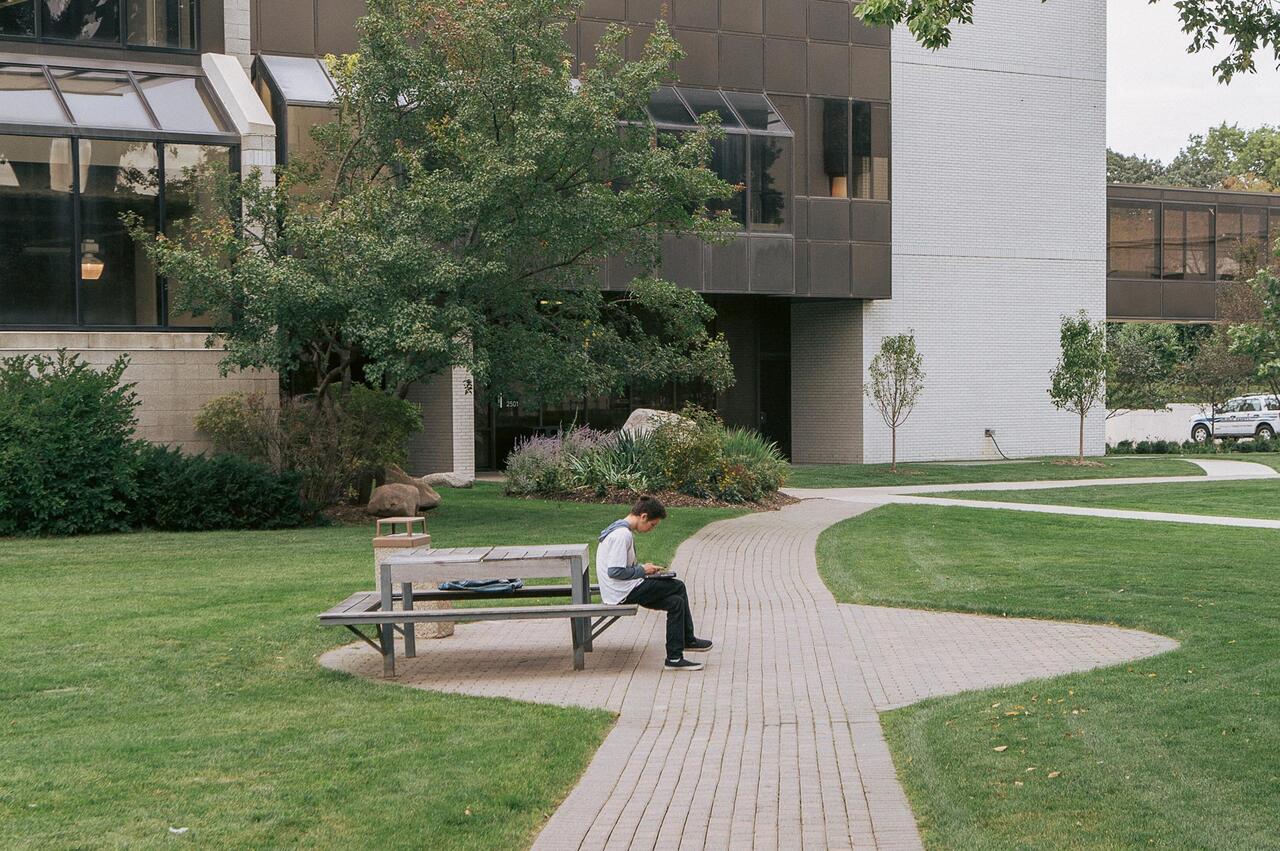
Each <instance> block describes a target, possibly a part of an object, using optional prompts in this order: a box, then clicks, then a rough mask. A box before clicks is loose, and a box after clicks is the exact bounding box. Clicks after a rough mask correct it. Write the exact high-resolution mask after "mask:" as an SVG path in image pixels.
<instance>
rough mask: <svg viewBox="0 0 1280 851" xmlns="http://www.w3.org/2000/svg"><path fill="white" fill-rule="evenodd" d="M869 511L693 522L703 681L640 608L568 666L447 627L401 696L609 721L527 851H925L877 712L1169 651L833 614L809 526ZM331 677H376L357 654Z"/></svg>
mask: <svg viewBox="0 0 1280 851" xmlns="http://www.w3.org/2000/svg"><path fill="white" fill-rule="evenodd" d="M872 507H874V504H873V503H863V504H854V503H847V502H833V501H826V500H812V501H806V502H803V503H800V504H797V505H793V506H790V507H788V508H786V509H784V510H782V511H777V512H765V513H759V514H751V515H747V516H744V517H739V518H734V519H732V520H725V521H721V522H719V523H714V524H712V525H710V526H707V527H705V528H704V529H702V530H701V531H700V532H698V533H697V534H696V535H694V536H693V537H691V538H690V539H689V540H687V541H686V542H685V543H684V544H683V545H682V546H681V548H680V551H679V552H678V554H677V556H676V560H675V563H674V564H673V567H674V568H676V569H677V570H678V571H679V572H680V575H681V577H682V578H683V579H684V580H685V582H686V583H687V584H688V585H689V591H690V597H691V599H692V600H693V605H694V613H695V617H696V618H697V621H696V622H697V623H698V632H699V634H700V635H703V636H707V637H711V638H713V639H714V640H715V642H716V648H715V649H714V650H713V651H712V652H711V653H709V654H704V655H702V656H698V657H696V658H698V659H699V660H700V661H705V662H706V665H707V666H706V669H705V670H703V671H701V672H697V673H667V672H664V671H663V670H662V657H663V650H662V626H663V615H662V614H661V613H659V612H648V611H643V610H642V612H641V614H640V615H639V616H637V617H635V618H628V619H623V620H622V621H620V622H619V623H618V624H617V625H616V626H615V627H613V629H611V630H610V631H609V632H607V633H605V634H604V635H603V636H602V637H601V638H600V639H598V640H597V641H596V650H595V652H594V653H592V654H590V655H589V656H588V661H587V670H586V671H582V672H577V673H575V672H574V671H572V670H571V658H570V653H569V649H568V645H569V640H568V639H569V636H568V626H567V624H565V623H563V622H560V621H529V622H525V623H522V624H521V626H520V628H519V630H512V629H511V628H510V625H509V624H503V623H494V622H487V623H476V624H460V625H459V626H458V628H457V629H458V631H457V637H455V638H454V639H452V640H444V641H432V642H425V643H420V644H419V650H418V657H417V658H416V659H402V660H399V661H398V663H397V665H398V668H399V670H400V672H401V675H400V677H399V679H398V682H400V683H401V684H405V685H410V686H414V687H418V688H427V689H432V690H439V691H452V692H460V693H466V694H473V695H485V696H502V697H510V698H516V699H520V700H529V701H536V702H541V703H552V704H559V705H576V706H588V707H601V708H607V709H611V710H613V711H615V712H618V713H619V714H620V718H619V720H618V723H617V725H616V726H615V727H614V729H613V731H612V732H611V733H610V734H609V736H608V737H607V738H606V740H605V742H604V744H603V745H602V746H601V748H600V750H599V751H598V752H597V753H596V755H595V758H594V759H593V760H592V762H591V764H590V766H589V767H588V768H587V771H586V773H585V774H584V776H583V777H582V779H581V781H580V782H579V783H578V785H577V787H576V788H575V789H574V790H573V791H572V792H571V793H570V795H569V797H568V798H567V799H566V800H565V802H564V803H563V805H562V806H561V807H560V808H559V809H558V810H557V812H556V813H555V814H554V816H553V817H552V818H551V820H550V821H549V823H548V824H547V825H546V827H545V828H544V830H543V831H542V833H541V835H540V836H539V837H538V840H537V842H536V844H535V848H542V849H569V848H574V849H577V848H588V849H597V848H762V849H767V848H823V849H827V848H873V847H875V848H885V849H897V848H919V847H921V843H920V836H919V833H918V832H917V829H916V825H915V820H914V818H913V816H912V813H911V808H910V806H909V805H908V803H907V799H906V796H905V794H904V793H903V790H902V787H901V786H900V785H899V783H898V781H897V777H896V774H895V772H894V767H893V762H892V760H891V758H890V755H889V750H888V747H887V745H886V744H885V741H884V737H883V736H882V734H881V730H880V723H879V717H878V715H877V711H878V710H882V709H886V708H890V707H894V706H901V705H905V704H907V703H910V702H912V701H915V700H919V699H921V698H923V697H927V696H930V695H934V694H945V693H950V692H956V691H962V690H965V689H971V688H979V687H984V686H989V685H998V684H1002V683H1009V682H1016V681H1021V680H1025V679H1031V678H1035V677H1044V676H1051V675H1054V674H1058V673H1065V672H1067V671H1076V670H1083V669H1087V668H1092V667H1096V666H1099V665H1106V664H1114V663H1118V662H1122V661H1126V660H1130V659H1136V658H1141V657H1144V656H1148V655H1152V654H1154V653H1159V652H1163V651H1165V650H1168V649H1171V648H1172V647H1175V646H1176V643H1175V642H1172V641H1169V640H1168V639H1163V638H1160V637H1158V636H1152V635H1148V634H1146V633H1140V632H1135V631H1132V630H1120V629H1112V628H1109V627H1099V626H1086V625H1081V624H1051V623H1045V622H1036V621H1026V620H1002V619H998V618H988V617H976V616H971V615H958V614H942V613H931V612H915V611H910V610H900V609H885V608H878V607H872V606H844V605H839V604H837V603H836V602H835V600H834V598H833V597H832V596H831V594H830V592H829V591H827V589H826V586H825V585H824V584H823V583H822V581H821V579H820V578H819V576H818V572H817V565H816V561H815V555H814V546H815V543H816V541H817V538H818V535H819V534H820V533H821V532H822V530H823V529H825V528H826V527H828V526H830V525H832V524H833V523H837V522H839V521H841V520H844V519H847V518H849V517H853V516H856V515H857V514H860V513H862V512H863V511H866V510H868V509H869V508H872ZM322 662H323V663H324V664H326V665H328V666H330V667H333V668H337V669H341V670H346V671H350V672H353V673H357V674H361V675H364V676H368V677H376V676H377V675H378V673H379V670H380V662H379V660H378V657H377V656H376V654H374V653H373V652H372V651H371V650H369V649H368V648H367V647H365V646H364V645H362V644H357V645H349V646H347V647H343V648H339V649H337V650H334V651H332V652H330V653H328V654H326V655H325V657H324V658H323V659H322Z"/></svg>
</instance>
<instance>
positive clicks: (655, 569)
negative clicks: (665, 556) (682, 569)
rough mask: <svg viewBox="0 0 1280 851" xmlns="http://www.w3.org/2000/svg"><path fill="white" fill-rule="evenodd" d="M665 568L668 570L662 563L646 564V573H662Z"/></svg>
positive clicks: (651, 574)
mask: <svg viewBox="0 0 1280 851" xmlns="http://www.w3.org/2000/svg"><path fill="white" fill-rule="evenodd" d="M664 570H666V568H665V567H663V566H662V565H660V564H646V565H645V566H644V575H645V576H653V575H654V574H655V573H661V572H662V571H664Z"/></svg>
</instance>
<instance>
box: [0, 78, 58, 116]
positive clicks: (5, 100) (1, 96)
mask: <svg viewBox="0 0 1280 851" xmlns="http://www.w3.org/2000/svg"><path fill="white" fill-rule="evenodd" d="M0 116H4V119H5V120H6V121H17V122H23V123H30V124H66V123H67V117H66V115H65V114H64V113H63V111H62V107H61V106H59V105H58V99H57V97H55V96H54V94H53V91H52V90H51V89H50V88H49V83H48V81H47V80H46V79H45V77H44V69H42V68H36V67H32V66H29V65H0Z"/></svg>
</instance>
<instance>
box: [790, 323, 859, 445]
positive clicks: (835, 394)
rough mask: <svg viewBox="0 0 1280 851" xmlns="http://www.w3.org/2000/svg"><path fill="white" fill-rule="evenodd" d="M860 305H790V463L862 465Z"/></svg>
mask: <svg viewBox="0 0 1280 851" xmlns="http://www.w3.org/2000/svg"><path fill="white" fill-rule="evenodd" d="M862 310H863V308H862V302H860V301H837V302H796V303H794V304H792V305H791V460H792V461H794V462H795V463H797V464H830V463H846V464H856V463H859V462H861V461H862V452H863V449H862V444H863V408H862V387H863V379H862V376H863V373H864V366H863V359H862V337H863V329H862V326H863V320H862Z"/></svg>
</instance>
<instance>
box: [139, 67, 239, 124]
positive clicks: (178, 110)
mask: <svg viewBox="0 0 1280 851" xmlns="http://www.w3.org/2000/svg"><path fill="white" fill-rule="evenodd" d="M137 80H138V88H140V89H142V95H143V97H145V98H146V99H147V103H148V104H149V105H150V106H151V111H152V112H154V113H155V116H156V120H158V121H159V122H160V126H161V127H163V128H164V129H165V130H175V131H181V132H188V133H222V132H225V131H226V128H225V127H223V126H222V121H221V120H220V119H219V118H218V117H217V116H218V113H217V107H215V106H214V104H213V99H212V98H211V97H210V96H209V93H208V92H207V91H206V90H205V87H204V85H203V84H202V83H201V82H200V81H199V80H198V79H196V78H195V77H162V76H158V75H154V74H142V75H139V76H138V78H137Z"/></svg>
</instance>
